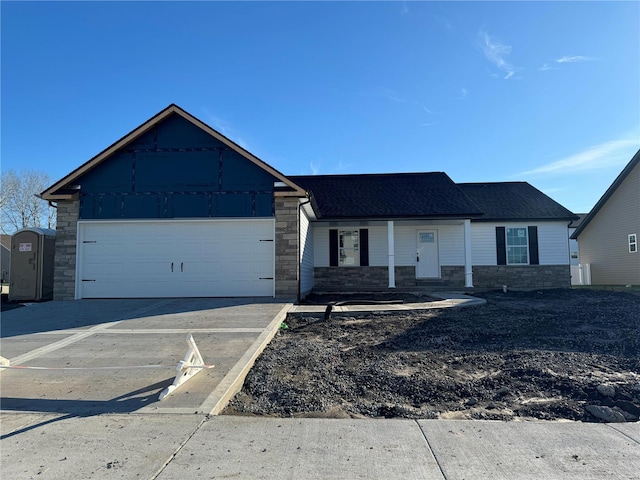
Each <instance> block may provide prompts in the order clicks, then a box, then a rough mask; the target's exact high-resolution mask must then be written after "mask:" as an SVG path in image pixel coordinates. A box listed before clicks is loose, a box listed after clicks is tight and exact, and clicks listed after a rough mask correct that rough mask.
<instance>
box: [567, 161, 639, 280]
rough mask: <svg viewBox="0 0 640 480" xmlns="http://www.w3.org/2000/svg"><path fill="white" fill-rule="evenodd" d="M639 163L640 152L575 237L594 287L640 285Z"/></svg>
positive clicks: (581, 261) (585, 220)
mask: <svg viewBox="0 0 640 480" xmlns="http://www.w3.org/2000/svg"><path fill="white" fill-rule="evenodd" d="M639 163H640V150H638V152H636V154H635V155H634V156H633V158H632V159H631V161H630V162H629V163H628V164H627V166H626V167H625V168H624V169H623V170H622V172H621V173H620V175H618V177H617V178H616V179H615V180H614V182H613V183H612V184H611V186H610V187H609V188H608V189H607V191H606V192H605V193H604V195H603V196H602V198H600V200H598V202H597V203H596V205H595V206H594V207H593V209H592V210H591V212H589V214H588V215H587V217H586V218H585V219H584V220H583V221H582V223H581V224H580V226H579V227H578V228H577V229H576V231H575V232H574V233H573V235H572V236H571V238H573V239H577V240H578V245H579V246H580V250H579V258H580V264H581V265H582V266H583V267H584V268H586V269H588V270H589V271H590V274H591V275H590V277H591V282H590V283H592V284H594V285H640V253H638V248H639V246H640V245H639V244H638V243H639V242H638V238H639V237H640V166H639V165H638V164H639ZM587 265H588V267H587Z"/></svg>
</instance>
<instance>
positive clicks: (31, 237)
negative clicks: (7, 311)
mask: <svg viewBox="0 0 640 480" xmlns="http://www.w3.org/2000/svg"><path fill="white" fill-rule="evenodd" d="M55 242H56V231H55V230H50V229H47V228H25V229H22V230H18V231H17V232H16V233H14V234H13V236H12V238H11V275H10V278H11V282H10V283H9V300H11V301H22V302H24V301H39V300H51V299H52V298H53V266H54V254H55Z"/></svg>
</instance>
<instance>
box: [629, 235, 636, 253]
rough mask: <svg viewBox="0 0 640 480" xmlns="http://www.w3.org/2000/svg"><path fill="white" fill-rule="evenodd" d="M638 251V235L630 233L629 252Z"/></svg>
mask: <svg viewBox="0 0 640 480" xmlns="http://www.w3.org/2000/svg"><path fill="white" fill-rule="evenodd" d="M637 252H638V236H637V235H636V234H635V233H631V234H629V253H637Z"/></svg>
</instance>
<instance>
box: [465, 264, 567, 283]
mask: <svg viewBox="0 0 640 480" xmlns="http://www.w3.org/2000/svg"><path fill="white" fill-rule="evenodd" d="M503 285H506V286H507V287H510V288H523V289H528V288H569V287H571V269H570V267H569V265H522V266H516V265H479V266H475V267H473V286H474V287H476V288H502V286H503Z"/></svg>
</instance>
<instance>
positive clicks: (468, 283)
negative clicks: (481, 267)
mask: <svg viewBox="0 0 640 480" xmlns="http://www.w3.org/2000/svg"><path fill="white" fill-rule="evenodd" d="M464 286H465V287H467V288H472V287H473V269H472V267H471V220H469V219H468V218H467V219H465V221H464Z"/></svg>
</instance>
